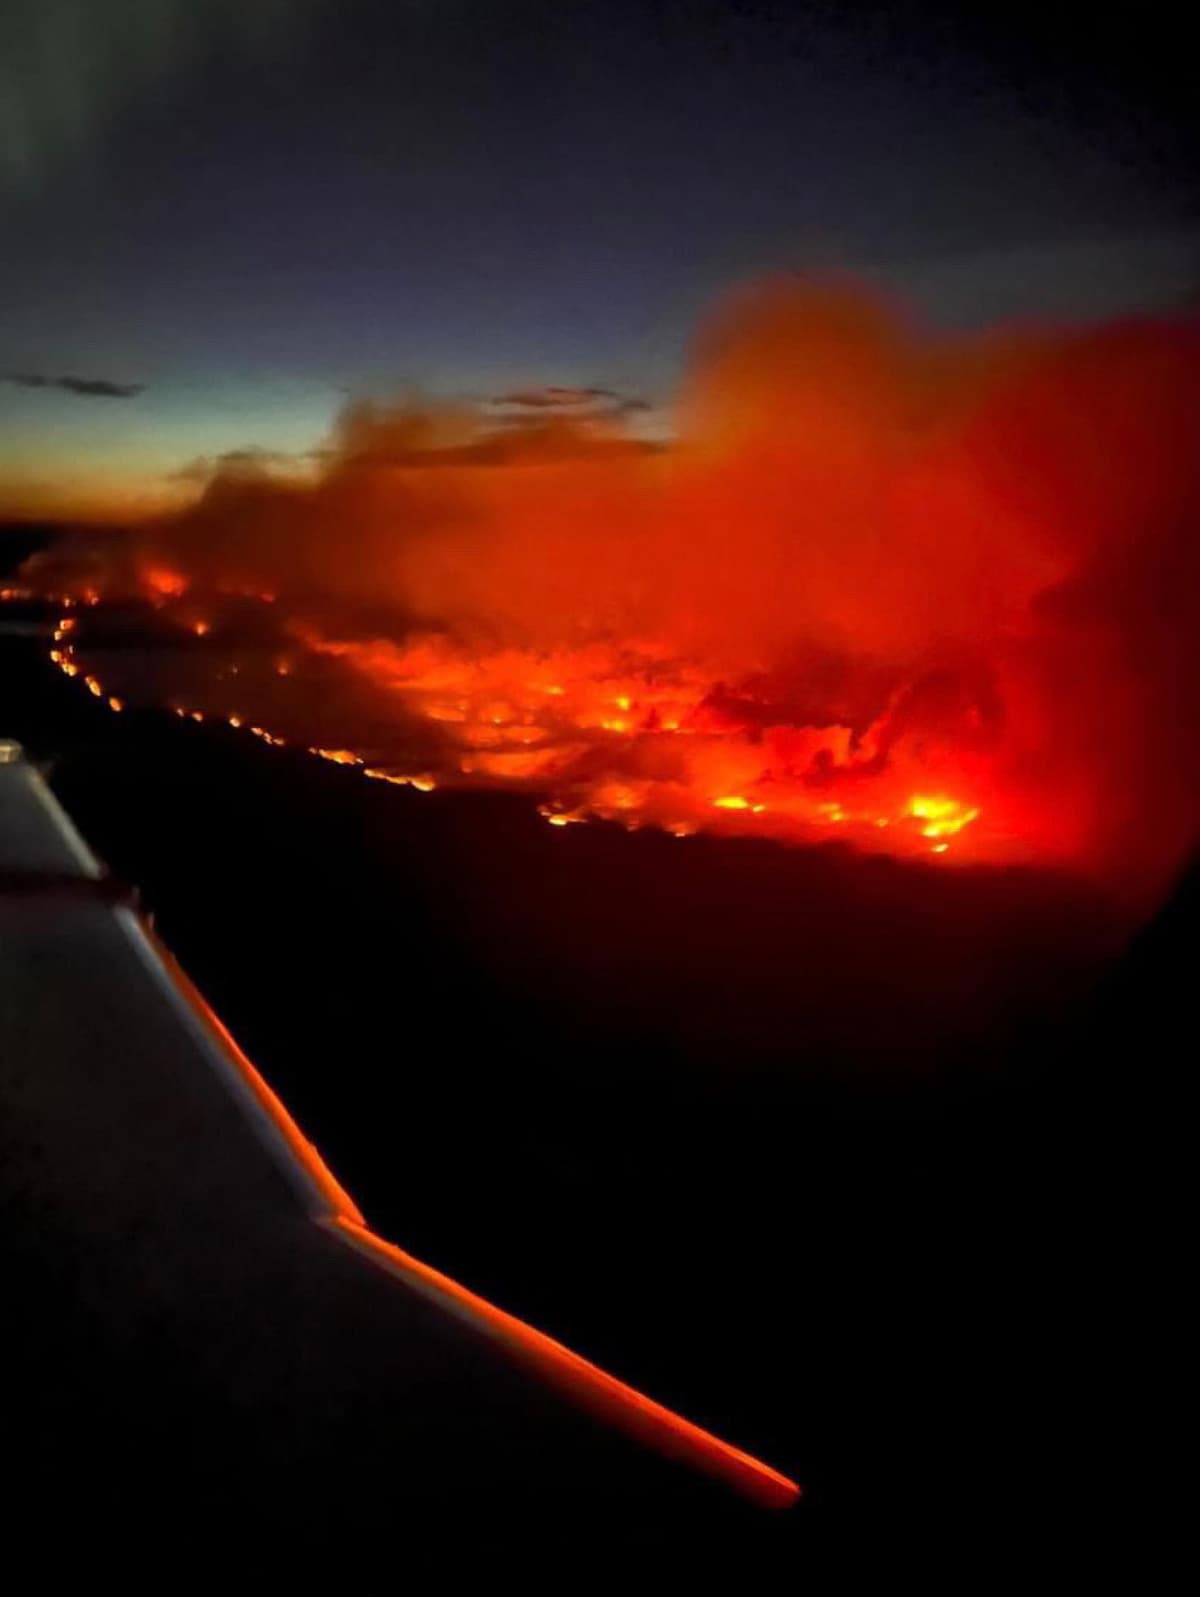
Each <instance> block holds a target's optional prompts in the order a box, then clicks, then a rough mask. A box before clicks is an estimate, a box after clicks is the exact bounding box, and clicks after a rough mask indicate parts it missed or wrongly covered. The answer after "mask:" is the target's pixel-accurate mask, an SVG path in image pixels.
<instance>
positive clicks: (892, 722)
mask: <svg viewBox="0 0 1200 1597" xmlns="http://www.w3.org/2000/svg"><path fill="white" fill-rule="evenodd" d="M1198 355H1200V341H1198V332H1197V327H1196V326H1195V324H1194V323H1172V324H1166V323H1163V322H1155V321H1149V320H1145V321H1137V320H1130V321H1127V322H1123V323H1121V324H1117V325H1112V326H1106V327H1101V328H1094V329H1087V330H1082V331H1080V330H1073V331H1070V332H1062V333H1053V332H1050V333H1047V332H1045V331H1042V330H1039V331H1022V330H1017V331H1015V332H1012V333H1007V334H1004V335H1003V336H998V335H994V334H993V335H988V336H986V337H980V338H976V339H972V340H961V339H960V340H949V339H945V338H942V339H935V338H932V337H929V336H925V335H923V334H922V333H921V332H920V331H919V330H918V329H916V328H914V327H913V326H911V325H910V324H909V323H908V322H907V321H906V320H905V318H904V317H903V316H902V315H901V314H899V313H898V312H897V311H896V310H895V309H894V308H892V307H890V306H887V305H884V304H881V303H879V302H877V301H875V300H872V299H871V298H869V297H867V296H865V295H863V294H862V293H860V292H859V291H858V290H856V289H854V288H852V287H846V286H843V285H809V284H803V283H800V282H797V281H793V280H789V281H787V282H783V283H775V284H768V285H766V286H765V287H762V286H760V287H758V288H756V289H755V290H753V291H751V292H746V293H742V294H740V295H737V296H735V297H733V298H732V299H731V300H730V301H729V302H728V303H727V304H726V305H725V306H724V307H722V308H720V310H719V311H718V313H717V314H716V315H715V316H714V317H713V318H712V320H711V321H710V323H709V324H708V325H707V327H706V328H705V329H704V330H703V331H702V334H701V336H700V337H699V339H698V340H697V342H696V346H695V350H694V353H693V358H692V361H691V363H690V367H689V370H688V373H687V376H686V380H685V384H684V388H683V392H682V394H681V396H680V400H679V405H678V420H679V430H678V436H677V437H676V438H675V439H674V440H673V441H672V442H671V443H670V445H669V446H666V445H651V444H647V443H645V442H643V441H638V440H637V439H635V438H633V437H631V436H629V435H627V434H626V433H625V432H623V431H622V421H621V418H620V416H619V414H611V415H610V414H601V415H589V416H579V415H576V414H572V413H570V412H569V411H566V412H564V411H563V409H562V408H561V407H560V408H559V409H558V410H557V411H555V412H553V413H552V414H550V415H549V416H548V417H547V416H544V415H542V414H541V413H540V412H538V413H537V414H534V415H533V417H532V419H531V420H529V421H527V422H524V423H523V424H521V425H507V426H504V427H499V428H498V427H496V425H495V423H494V421H493V422H491V423H489V422H487V421H486V420H484V419H482V418H481V417H480V416H479V415H478V414H477V413H475V412H472V411H468V410H454V409H449V408H442V409H429V410H426V411H421V410H416V409H403V408H401V409H394V410H389V409H386V408H380V407H371V406H356V407H351V408H350V409H349V410H348V411H347V412H346V413H345V414H344V415H343V416H342V418H341V419H340V421H339V423H338V426H337V428H336V430H335V434H334V437H333V440H332V443H331V447H330V451H329V454H328V456H327V458H326V460H325V461H324V463H323V466H322V468H321V470H320V472H319V473H318V474H317V476H316V478H315V480H313V481H311V482H305V483H298V482H288V481H285V480H281V479H280V478H279V477H278V476H272V475H269V474H266V473H264V472H263V471H262V470H261V469H256V468H254V467H253V466H252V465H251V466H245V465H239V466H237V467H235V468H233V469H229V470H225V471H222V472H220V473H218V474H217V475H216V476H215V477H214V478H213V479H212V480H211V481H210V482H209V484H208V485H207V487H206V489H205V491H204V492H203V494H202V496H201V497H200V499H199V500H198V502H197V503H196V504H195V505H193V506H192V507H190V508H189V509H188V510H187V511H186V512H184V513H183V514H181V515H178V516H175V517H171V518H168V519H165V520H162V521H160V522H159V523H157V524H156V525H154V526H153V527H152V528H150V529H149V530H148V531H147V532H146V533H144V534H143V535H141V536H139V537H138V538H136V539H135V540H133V541H131V542H128V543H126V544H125V545H124V546H123V547H122V550H121V551H120V553H119V555H117V556H114V555H113V554H112V553H111V552H110V553H109V554H108V555H107V556H106V557H105V561H104V570H103V572H102V573H101V586H102V589H103V590H104V591H108V592H112V591H116V590H119V589H120V588H121V587H122V586H123V585H128V583H130V582H134V583H136V584H137V585H139V586H140V587H141V590H142V591H143V592H146V593H147V594H150V595H155V594H156V595H157V597H158V601H159V602H162V599H163V597H164V593H165V594H167V595H168V596H171V595H172V594H173V590H172V587H171V583H173V581H174V577H173V576H172V577H171V579H170V581H166V580H165V579H164V578H163V576H162V573H163V572H167V573H170V574H174V573H179V574H180V576H181V577H182V578H183V579H185V580H186V581H187V582H188V583H189V584H190V586H191V588H192V590H193V591H197V590H199V591H213V592H216V591H221V590H224V591H227V592H228V591H239V592H255V593H257V592H269V593H271V594H278V595H279V596H280V608H281V610H282V611H283V612H284V613H285V614H286V615H287V616H288V617H289V618H290V633H291V637H292V639H293V641H294V643H295V646H296V647H297V649H298V650H299V651H300V653H301V655H306V656H308V657H314V658H315V657H319V658H321V659H323V660H325V661H326V662H336V664H337V668H338V669H340V670H344V671H346V672H349V673H351V675H353V676H355V677H356V678H357V679H359V680H360V681H361V682H362V683H364V684H369V685H371V686H372V687H373V689H374V690H376V692H377V695H378V698H379V702H380V703H382V704H385V705H387V704H390V705H392V706H393V707H394V710H395V714H396V716H397V718H398V719H402V720H403V721H404V722H405V724H406V726H408V727H410V728H411V725H412V724H418V725H422V726H424V727H425V728H426V729H427V730H428V731H429V733H430V742H429V745H428V748H427V750H426V751H425V754H426V757H425V764H426V765H427V766H428V767H430V768H432V769H434V770H436V773H437V776H438V778H439V779H440V780H460V781H472V780H485V781H491V782H500V783H506V784H514V785H525V786H529V787H531V788H536V790H537V791H538V792H539V793H540V794H541V795H543V796H544V797H546V799H547V802H546V813H547V815H548V818H549V819H551V820H553V821H555V822H556V824H563V823H565V822H566V821H567V820H570V819H575V818H577V817H578V818H583V817H586V816H587V815H602V816H608V817H612V818H616V819H622V820H624V821H625V822H626V824H641V823H649V824H656V825H661V826H664V827H666V828H668V829H669V830H672V831H676V832H677V833H678V834H679V835H686V834H687V832H689V831H691V830H695V829H696V828H697V827H698V826H714V827H718V828H720V829H722V830H740V831H746V832H754V833H761V834H762V835H767V836H775V837H780V838H783V839H788V840H799V841H809V840H812V839H813V838H814V837H818V836H828V835H832V834H838V835H844V836H847V837H850V838H851V839H853V840H854V841H857V842H860V843H861V844H862V845H863V846H872V847H882V846H887V847H889V848H894V849H897V850H899V851H901V852H912V851H914V850H916V851H921V852H926V853H928V852H931V851H933V852H938V853H946V852H949V853H951V854H953V855H954V856H956V857H963V858H979V859H988V858H995V859H1033V860H1043V861H1048V862H1053V863H1055V864H1066V865H1072V866H1075V867H1082V868H1087V869H1090V870H1092V871H1098V872H1100V873H1102V874H1104V875H1105V876H1106V877H1108V878H1109V879H1111V880H1115V881H1118V882H1120V883H1122V884H1124V885H1127V886H1134V887H1136V888H1138V889H1140V890H1145V889H1146V888H1147V887H1148V886H1153V887H1155V888H1158V887H1161V885H1162V884H1163V882H1164V880H1165V878H1166V876H1167V875H1168V874H1169V873H1170V872H1171V871H1172V870H1173V869H1175V868H1176V867H1177V866H1178V864H1179V862H1180V860H1181V858H1182V857H1183V855H1184V854H1185V853H1186V852H1187V851H1188V850H1189V849H1190V848H1192V847H1193V846H1194V843H1195V840H1196V835H1197V828H1198V821H1200V809H1198V805H1197V797H1196V795H1197V793H1198V792H1200V769H1198V768H1197V766H1198V763H1200V756H1198V755H1197V753H1196V752H1195V751H1194V747H1193V745H1194V742H1195V740H1194V737H1193V736H1192V731H1193V730H1194V727H1195V724H1196V719H1197V710H1198V709H1200V669H1198V665H1197V659H1198V652H1197V649H1196V645H1195V642H1194V639H1195V637H1196V636H1197V624H1198V623H1200V600H1198V598H1197V595H1198V594H1200V582H1198V581H1197V578H1200V570H1198V569H1197V565H1198V557H1197V553H1196V548H1197V545H1196V537H1195V530H1194V522H1195V516H1196V508H1197V505H1200V463H1198V461H1197V456H1196V451H1195V449H1194V444H1193V440H1192V438H1191V436H1190V434H1189V426H1190V425H1191V420H1192V419H1193V418H1194V416H1195V414H1196V403H1197V398H1198V397H1200V363H1198V359H1197V357H1198ZM152 573H158V575H157V577H156V576H154V575H152ZM90 580H95V573H94V572H93V574H92V578H91V579H90ZM126 686H127V685H126V684H122V688H123V689H124V688H125V687H126ZM341 741H342V740H341V739H339V745H340V742H341ZM347 741H352V739H347ZM367 756H368V757H366V758H365V760H364V763H365V765H366V766H367V768H369V769H371V770H375V769H377V768H379V767H380V761H379V760H378V759H375V758H373V757H371V756H370V751H369V750H368V751H367Z"/></svg>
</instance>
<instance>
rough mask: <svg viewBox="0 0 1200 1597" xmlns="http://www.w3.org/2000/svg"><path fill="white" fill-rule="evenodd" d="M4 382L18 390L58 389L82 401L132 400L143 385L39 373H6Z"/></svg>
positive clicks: (105, 379) (97, 378)
mask: <svg viewBox="0 0 1200 1597" xmlns="http://www.w3.org/2000/svg"><path fill="white" fill-rule="evenodd" d="M4 380H5V382H7V383H13V384H15V386H16V387H18V388H59V389H61V390H62V391H63V392H64V393H67V394H80V395H82V397H83V398H84V399H133V398H135V397H136V396H137V395H138V394H140V393H141V392H142V390H143V389H144V387H145V384H144V383H112V382H109V380H108V379H107V378H106V377H46V376H44V375H43V374H42V373H40V372H6V373H5V375H4Z"/></svg>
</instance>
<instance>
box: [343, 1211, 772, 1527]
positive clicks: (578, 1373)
mask: <svg viewBox="0 0 1200 1597" xmlns="http://www.w3.org/2000/svg"><path fill="white" fill-rule="evenodd" d="M330 1224H331V1225H332V1226H333V1227H334V1228H335V1229H336V1230H337V1231H339V1232H340V1233H341V1234H342V1235H343V1236H345V1237H346V1238H347V1239H348V1240H349V1241H350V1242H352V1243H353V1244H354V1245H355V1247H357V1248H358V1249H359V1250H360V1251H361V1252H363V1253H365V1254H367V1255H368V1257H370V1258H374V1259H377V1260H379V1261H381V1262H382V1263H384V1264H386V1265H387V1266H388V1267H389V1268H390V1269H391V1270H392V1271H393V1272H394V1273H395V1274H396V1275H398V1276H399V1277H400V1279H401V1280H402V1281H404V1282H406V1283H407V1284H408V1285H409V1286H412V1287H416V1288H417V1289H418V1290H420V1291H422V1292H423V1293H424V1294H425V1295H426V1296H428V1297H430V1298H432V1299H433V1301H434V1302H435V1303H438V1304H440V1305H441V1306H443V1307H447V1308H450V1309H452V1310H454V1311H456V1312H458V1313H459V1314H461V1315H462V1316H463V1317H464V1318H465V1319H467V1321H468V1322H469V1323H470V1324H472V1325H474V1326H476V1327H477V1328H478V1329H480V1330H483V1331H484V1332H486V1333H487V1334H488V1335H489V1336H490V1337H492V1338H493V1339H495V1340H496V1341H498V1342H500V1343H501V1344H502V1345H503V1346H504V1347H505V1348H506V1349H507V1350H508V1351H509V1352H510V1353H512V1354H514V1355H516V1357H517V1358H519V1359H520V1360H521V1362H523V1363H525V1364H527V1365H529V1366H530V1367H531V1368H532V1369H534V1370H535V1371H536V1372H537V1373H538V1375H540V1376H541V1377H542V1378H543V1379H544V1380H546V1381H547V1382H549V1383H550V1384H552V1385H554V1386H556V1387H558V1388H560V1389H561V1390H562V1391H564V1392H566V1393H567V1395H568V1396H569V1397H571V1398H572V1399H573V1400H574V1401H575V1402H577V1403H578V1404H579V1405H580V1406H581V1407H584V1408H587V1409H589V1410H591V1411H592V1412H594V1413H595V1414H597V1415H598V1416H599V1417H600V1418H601V1419H602V1420H604V1421H606V1422H607V1423H608V1424H610V1425H612V1426H613V1427H614V1428H616V1429H618V1430H621V1431H624V1432H625V1433H626V1434H627V1435H630V1436H632V1437H634V1438H635V1439H636V1440H637V1441H639V1442H641V1443H643V1444H644V1445H646V1446H648V1447H652V1448H655V1449H656V1450H657V1451H659V1452H661V1453H665V1454H667V1455H668V1456H670V1457H673V1458H676V1459H678V1460H679V1461H680V1462H682V1463H685V1464H688V1465H691V1466H692V1467H693V1468H696V1469H700V1470H703V1471H704V1473H705V1474H708V1475H712V1476H715V1477H716V1478H717V1479H718V1480H721V1481H724V1482H725V1484H726V1485H728V1486H732V1487H733V1488H734V1489H735V1490H737V1491H739V1492H741V1493H742V1494H743V1495H744V1496H746V1497H749V1498H751V1499H752V1500H753V1501H754V1502H757V1503H759V1504H761V1505H762V1506H763V1507H764V1508H789V1507H790V1506H791V1505H792V1504H793V1503H795V1502H797V1501H798V1499H799V1497H800V1488H799V1486H798V1485H797V1484H796V1483H795V1481H792V1480H789V1479H788V1477H787V1476H786V1475H781V1474H780V1473H779V1471H778V1470H774V1469H771V1467H770V1466H769V1465H767V1464H763V1463H761V1462H760V1461H759V1460H758V1459H756V1458H754V1457H753V1456H752V1455H751V1454H749V1453H744V1452H742V1450H741V1449H740V1448H736V1447H732V1446H731V1445H730V1444H729V1443H728V1442H723V1441H721V1440H720V1438H719V1437H716V1436H713V1435H712V1434H711V1433H710V1432H708V1431H705V1430H702V1429H701V1428H700V1427H699V1426H698V1425H693V1424H692V1422H691V1421H690V1420H685V1419H684V1418H683V1417H682V1416H681V1415H679V1414H676V1413H675V1412H674V1411H673V1410H671V1409H668V1408H664V1407H663V1405H662V1404H661V1403H656V1402H655V1401H654V1400H653V1398H649V1397H646V1396H645V1395H644V1394H643V1393H641V1392H639V1391H637V1390H636V1389H635V1388H634V1387H632V1386H627V1385H626V1384H625V1382H624V1381H619V1380H617V1378H616V1377H615V1376H612V1375H609V1374H608V1373H607V1372H606V1371H604V1370H602V1369H600V1368H599V1366H598V1365H595V1364H592V1363H591V1362H590V1361H589V1360H588V1359H585V1358H582V1357H581V1356H580V1355H579V1354H578V1353H573V1352H572V1351H571V1349H570V1348H567V1347H564V1346H563V1344H562V1343H561V1342H556V1341H555V1340H554V1339H553V1337H549V1336H547V1335H546V1334H545V1333H544V1332H542V1331H538V1330H535V1329H534V1327H533V1326H531V1325H527V1324H526V1323H525V1322H524V1321H523V1320H519V1319H517V1318H516V1316H515V1315H512V1314H508V1313H506V1311H505V1310H504V1309H500V1308H497V1307H496V1305H495V1304H494V1303H489V1302H488V1301H487V1299H486V1298H481V1297H480V1296H479V1295H478V1294H477V1293H475V1292H471V1291H470V1290H469V1289H468V1288H467V1287H464V1286H460V1285H459V1283H458V1282H457V1281H454V1280H451V1278H450V1277H449V1276H446V1275H443V1274H442V1273H441V1271H440V1270H435V1269H433V1268H432V1267H431V1266H430V1265H428V1264H423V1263H422V1262H421V1261H420V1260H419V1259H414V1258H413V1256H412V1254H410V1253H405V1252H404V1250H403V1249H402V1248H398V1247H396V1245H395V1243H392V1242H387V1241H385V1240H384V1238H382V1237H380V1236H377V1235H376V1234H375V1233H374V1232H372V1231H369V1230H368V1229H367V1228H366V1227H364V1226H363V1225H361V1224H359V1223H356V1222H355V1221H353V1220H350V1219H346V1218H343V1217H342V1216H340V1215H337V1216H335V1217H334V1218H333V1219H332V1220H331V1221H330Z"/></svg>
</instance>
